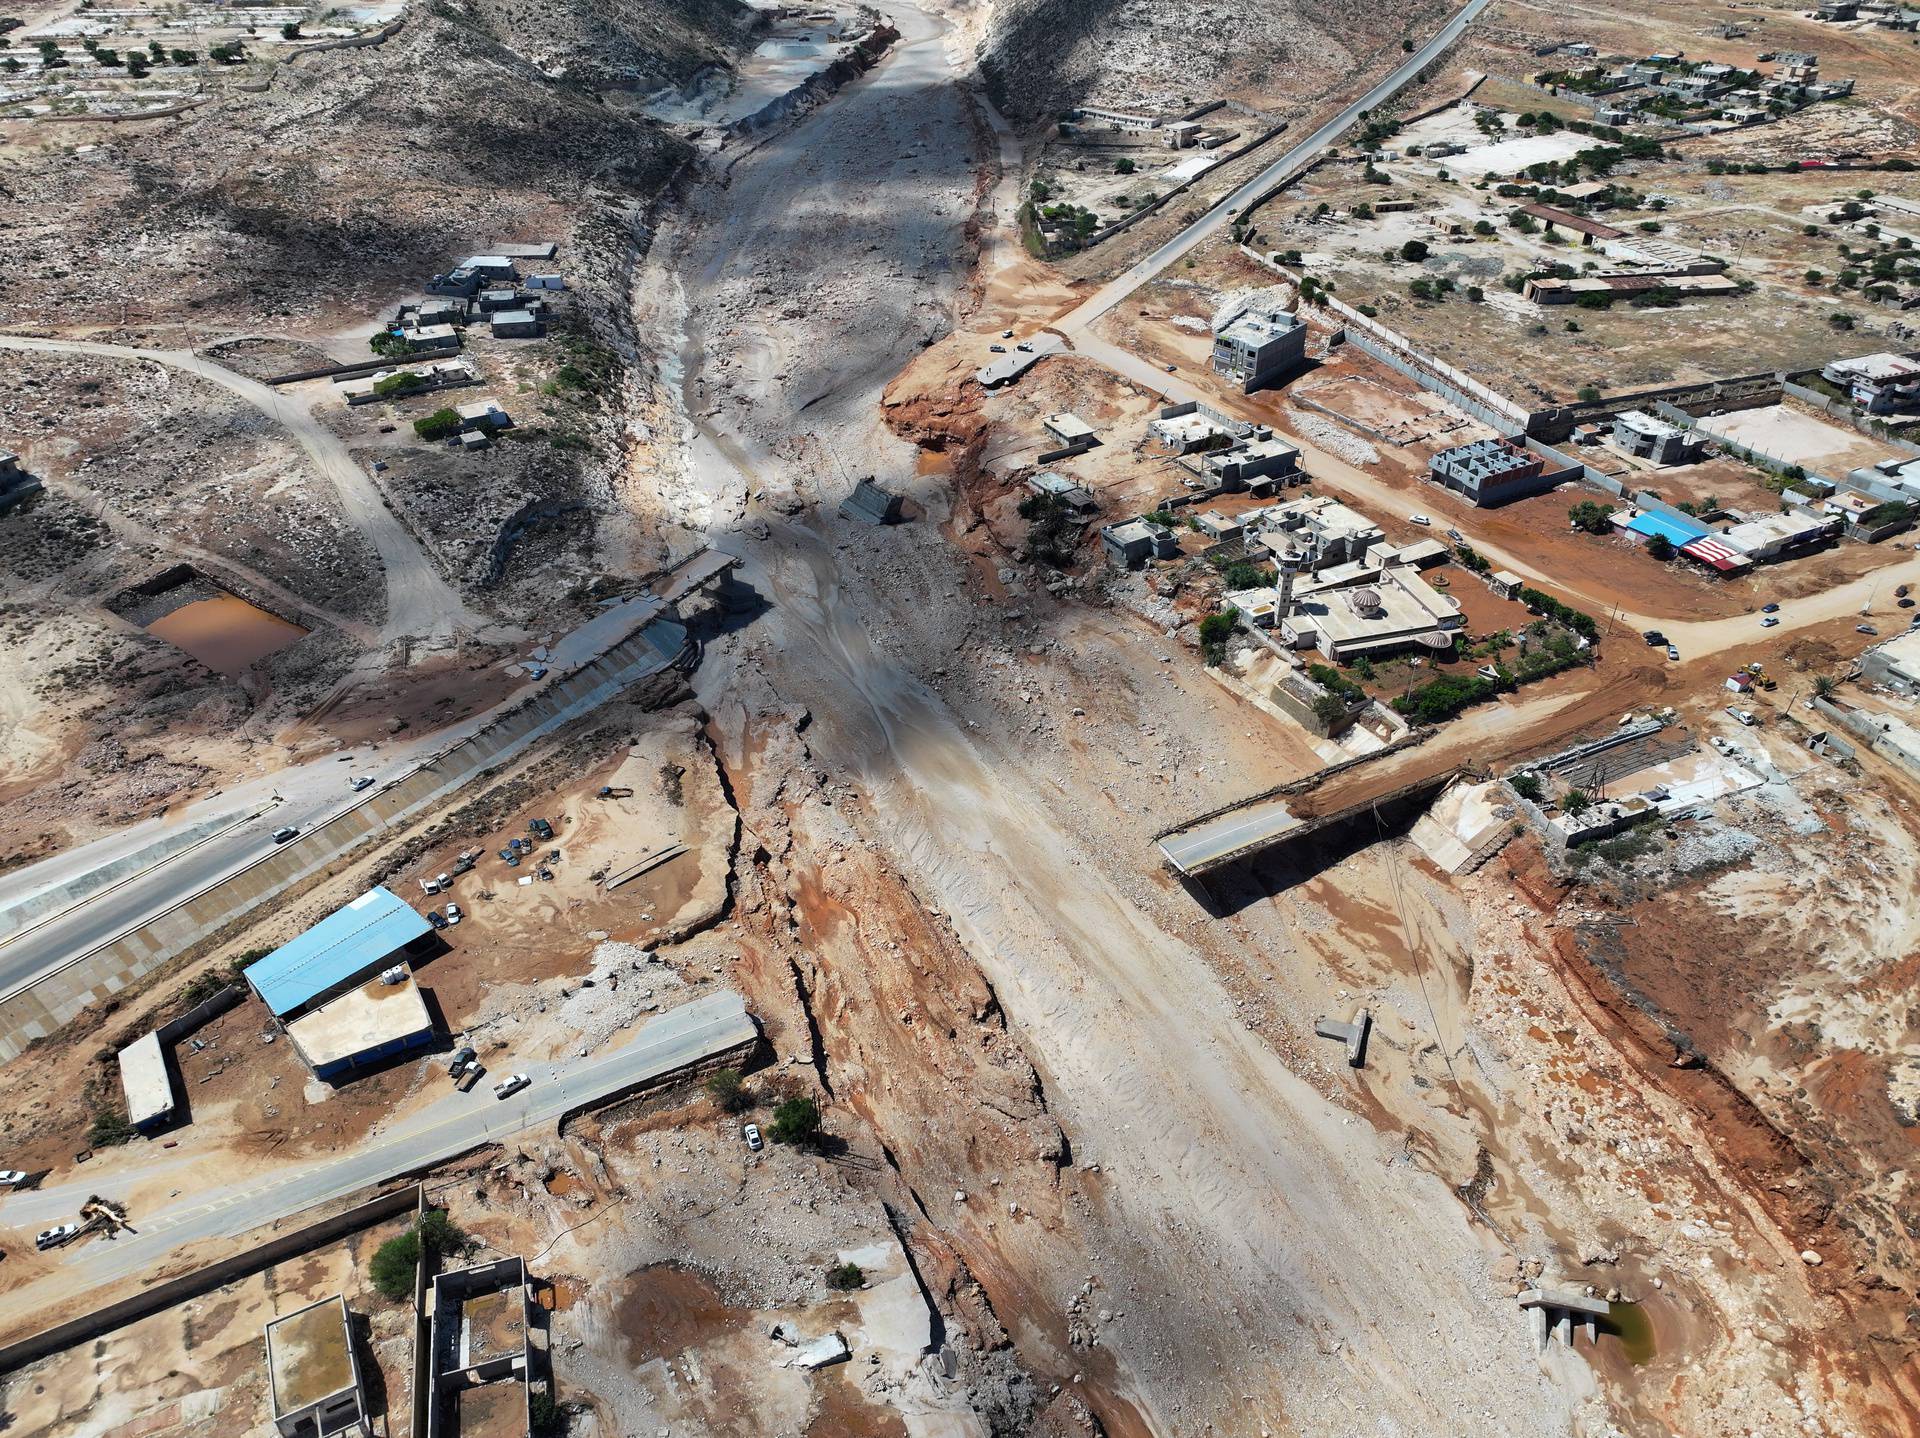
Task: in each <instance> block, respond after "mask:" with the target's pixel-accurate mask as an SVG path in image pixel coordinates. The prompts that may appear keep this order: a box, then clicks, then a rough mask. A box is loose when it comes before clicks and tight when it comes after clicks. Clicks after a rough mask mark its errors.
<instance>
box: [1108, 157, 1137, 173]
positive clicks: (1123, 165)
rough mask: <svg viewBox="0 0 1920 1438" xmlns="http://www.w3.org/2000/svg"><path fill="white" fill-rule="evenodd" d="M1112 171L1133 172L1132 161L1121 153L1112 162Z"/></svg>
mask: <svg viewBox="0 0 1920 1438" xmlns="http://www.w3.org/2000/svg"><path fill="white" fill-rule="evenodd" d="M1113 172H1114V174H1116V175H1131V174H1132V173H1133V161H1132V160H1130V159H1128V158H1127V157H1126V156H1125V155H1122V156H1121V157H1120V158H1119V159H1117V160H1115V161H1114V162H1113Z"/></svg>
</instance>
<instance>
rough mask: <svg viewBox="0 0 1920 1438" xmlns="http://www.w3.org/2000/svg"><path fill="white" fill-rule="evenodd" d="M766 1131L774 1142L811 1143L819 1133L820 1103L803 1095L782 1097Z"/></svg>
mask: <svg viewBox="0 0 1920 1438" xmlns="http://www.w3.org/2000/svg"><path fill="white" fill-rule="evenodd" d="M767 1133H768V1135H769V1136H770V1137H771V1138H772V1139H773V1141H774V1142H775V1143H792V1144H801V1145H805V1144H810V1143H812V1142H813V1141H814V1139H815V1138H817V1137H818V1136H819V1134H820V1105H818V1104H817V1103H815V1102H814V1101H813V1100H812V1099H810V1098H807V1097H806V1096H805V1095H802V1096H800V1097H798V1098H790V1099H782V1100H781V1101H780V1103H779V1105H778V1106H777V1107H775V1109H774V1111H773V1122H772V1123H770V1124H768V1125H767Z"/></svg>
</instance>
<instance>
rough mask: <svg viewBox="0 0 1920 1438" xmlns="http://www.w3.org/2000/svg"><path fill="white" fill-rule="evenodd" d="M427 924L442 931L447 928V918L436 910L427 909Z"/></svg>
mask: <svg viewBox="0 0 1920 1438" xmlns="http://www.w3.org/2000/svg"><path fill="white" fill-rule="evenodd" d="M427 922H428V923H429V924H432V925H433V926H434V928H436V929H444V928H446V926H447V916H446V915H445V914H443V913H441V912H440V911H439V910H438V909H428V910H427Z"/></svg>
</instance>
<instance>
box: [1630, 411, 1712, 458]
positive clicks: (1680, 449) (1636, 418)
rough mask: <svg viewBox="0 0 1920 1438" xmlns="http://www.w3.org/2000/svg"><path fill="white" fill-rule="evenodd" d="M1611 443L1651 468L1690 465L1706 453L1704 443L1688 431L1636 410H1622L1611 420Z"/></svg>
mask: <svg viewBox="0 0 1920 1438" xmlns="http://www.w3.org/2000/svg"><path fill="white" fill-rule="evenodd" d="M1613 442H1614V443H1615V444H1617V445H1619V446H1620V448H1622V449H1624V450H1625V451H1626V452H1627V453H1628V454H1633V455H1638V456H1639V457H1640V458H1641V459H1650V460H1652V461H1653V462H1654V463H1655V464H1692V463H1693V462H1694V461H1695V460H1697V459H1699V458H1700V455H1701V453H1702V452H1703V451H1704V450H1705V449H1706V442H1705V441H1704V440H1702V439H1701V438H1700V437H1699V436H1698V435H1696V434H1695V433H1694V432H1693V431H1692V430H1689V429H1683V428H1681V427H1680V426H1679V425H1677V424H1668V423H1667V422H1666V421H1665V420H1664V419H1659V418H1656V417H1655V416H1653V415H1650V414H1648V413H1647V412H1646V411H1644V410H1638V409H1628V410H1622V411H1621V412H1620V413H1619V414H1617V415H1615V416H1614V417H1613Z"/></svg>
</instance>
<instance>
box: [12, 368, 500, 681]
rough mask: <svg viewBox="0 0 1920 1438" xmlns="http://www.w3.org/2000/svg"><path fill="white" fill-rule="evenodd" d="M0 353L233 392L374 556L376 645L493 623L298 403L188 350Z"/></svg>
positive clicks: (334, 437)
mask: <svg viewBox="0 0 1920 1438" xmlns="http://www.w3.org/2000/svg"><path fill="white" fill-rule="evenodd" d="M0 349H11V350H32V351H39V352H42V353H53V354H75V355H93V356H96V357H99V358H102V359H116V360H148V361H150V362H152V363H154V364H158V365H165V366H166V367H167V368H168V369H173V370H181V371H184V372H185V373H187V374H192V375H197V376H199V377H200V378H201V379H204V380H207V381H209V382H211V383H213V384H217V385H219V386H220V387H221V388H222V389H224V390H227V391H229V392H230V393H232V394H235V395H238V396H239V397H240V398H241V399H244V400H245V401H246V402H247V403H248V404H250V405H252V406H253V407H254V408H255V409H257V410H259V411H260V412H261V413H262V414H264V415H266V416H267V417H268V418H270V419H271V420H273V422H274V423H276V424H278V425H280V426H282V427H283V428H284V429H286V430H287V431H288V432H289V433H290V434H292V435H293V437H294V438H295V439H297V440H299V442H300V447H301V448H302V449H304V450H305V451H306V452H307V457H308V458H309V459H311V460H312V461H313V465H314V468H315V469H317V470H319V472H320V473H321V474H322V475H323V476H324V477H325V478H326V480H327V482H328V483H329V484H331V485H332V486H333V487H334V490H335V491H336V492H337V493H338V494H339V496H340V506H341V510H342V512H343V513H344V514H345V515H346V517H347V519H348V521H349V522H350V523H352V524H353V526H354V527H355V528H356V529H358V530H359V531H360V532H361V533H362V534H363V535H365V536H366V538H367V540H368V542H370V543H371V544H372V545H373V547H374V549H375V551H376V552H377V553H378V554H379V556H380V565H381V568H382V570H383V571H384V572H385V575H386V584H387V601H386V620H385V622H384V623H383V624H382V626H381V629H380V641H381V643H382V645H386V644H392V643H395V642H397V641H398V640H401V639H407V638H411V639H429V638H435V639H445V638H448V637H450V636H451V635H453V634H454V633H455V632H456V631H463V630H464V631H466V632H469V633H471V632H475V631H478V630H480V629H484V628H487V627H489V626H490V625H492V624H493V621H492V620H490V619H488V618H486V617H485V616H484V615H480V614H476V613H475V612H474V611H473V610H471V609H469V608H468V607H467V605H466V602H465V601H464V600H462V599H461V598H460V596H459V595H458V594H456V593H454V591H453V588H452V586H450V585H449V584H448V583H447V582H446V580H444V579H442V578H441V577H440V573H439V571H438V570H436V569H435V568H434V567H433V561H432V560H430V559H429V558H428V557H427V555H426V554H425V553H424V552H423V551H422V550H421V548H420V546H419V545H418V544H417V543H416V542H415V541H414V538H413V536H412V535H411V534H409V533H408V532H407V528H406V526H405V525H403V524H402V523H401V522H400V520H399V519H398V518H397V517H396V516H395V515H394V513H393V511H392V510H390V509H389V508H388V507H387V503H386V500H385V498H384V497H383V496H382V495H381V493H380V490H379V487H378V486H377V485H375V484H374V482H373V480H372V479H371V478H369V477H368V475H367V472H366V471H365V470H363V469H361V467H360V466H359V464H357V463H356V462H355V461H354V458H353V456H352V454H351V453H349V452H348V450H347V446H346V444H345V443H344V442H343V441H342V440H341V439H340V437H339V436H338V435H336V434H335V433H334V432H333V431H332V430H330V429H328V428H327V427H326V426H325V425H324V424H321V423H320V422H319V421H318V420H317V419H315V418H314V417H313V415H312V413H311V412H310V411H309V410H308V409H307V407H306V405H305V404H304V403H303V402H301V401H299V400H295V399H292V398H289V397H287V396H285V395H281V394H279V393H277V392H275V391H274V390H272V389H270V388H268V387H267V386H266V385H263V384H261V383H259V382H258V381H257V380H251V379H248V378H247V377H246V376H244V375H241V374H236V373H235V372H234V371H232V370H230V369H228V368H226V366H224V365H220V364H215V363H214V362H213V361H212V360H210V359H206V358H204V357H203V356H201V355H198V354H195V353H194V352H193V351H191V350H152V349H138V348H135V347H133V346H131V345H110V344H101V343H99V342H98V341H94V340H55V339H39V338H36V337H31V336H27V335H0Z"/></svg>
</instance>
